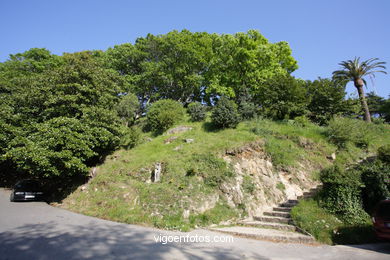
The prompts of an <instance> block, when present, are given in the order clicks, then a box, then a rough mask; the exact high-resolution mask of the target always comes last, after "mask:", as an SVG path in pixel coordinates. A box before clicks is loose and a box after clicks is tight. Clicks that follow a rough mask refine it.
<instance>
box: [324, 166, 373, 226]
mask: <svg viewBox="0 0 390 260" xmlns="http://www.w3.org/2000/svg"><path fill="white" fill-rule="evenodd" d="M320 179H321V181H322V183H323V185H324V186H323V190H322V192H321V198H322V206H323V207H325V208H326V209H327V210H329V212H331V213H334V214H336V215H338V216H339V217H340V218H342V219H343V221H344V222H345V223H347V224H362V223H365V222H366V220H367V218H368V217H369V216H368V214H367V213H366V212H365V211H364V210H363V207H362V206H363V205H362V199H361V188H362V187H363V183H362V181H361V175H360V172H359V171H355V170H348V171H347V170H345V169H343V168H342V167H340V166H338V165H335V166H333V167H330V168H328V169H325V170H323V171H322V172H321V175H320Z"/></svg>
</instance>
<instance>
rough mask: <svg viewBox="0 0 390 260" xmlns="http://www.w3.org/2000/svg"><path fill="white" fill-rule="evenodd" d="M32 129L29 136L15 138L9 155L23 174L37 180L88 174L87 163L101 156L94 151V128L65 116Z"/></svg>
mask: <svg viewBox="0 0 390 260" xmlns="http://www.w3.org/2000/svg"><path fill="white" fill-rule="evenodd" d="M31 128H32V129H29V131H28V132H27V133H26V134H28V135H27V136H18V137H16V138H14V139H13V140H12V141H11V143H10V147H11V148H10V149H9V150H8V151H7V153H6V154H5V158H6V159H7V160H9V161H11V162H13V163H14V164H15V165H16V166H17V169H18V170H19V171H23V172H27V173H29V174H31V175H35V176H37V177H50V176H60V175H68V176H69V175H77V174H87V172H88V171H87V170H88V169H87V166H86V162H88V160H90V159H92V158H93V157H94V156H96V155H97V154H96V152H94V151H93V149H92V147H93V144H94V143H96V142H97V140H95V138H94V135H93V129H90V127H89V126H87V125H83V124H82V123H81V121H80V120H77V119H74V118H65V117H58V118H54V119H51V120H49V121H47V122H45V123H40V124H35V125H33V126H32V127H31ZM61 177H65V176H61Z"/></svg>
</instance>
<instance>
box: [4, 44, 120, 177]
mask: <svg viewBox="0 0 390 260" xmlns="http://www.w3.org/2000/svg"><path fill="white" fill-rule="evenodd" d="M16 56H17V57H16ZM16 56H15V57H12V58H11V60H10V61H7V62H5V63H4V64H3V66H2V69H3V70H2V71H1V72H0V74H1V77H0V78H1V80H2V81H5V82H7V84H8V85H9V86H12V88H9V89H8V91H6V92H2V93H1V94H0V100H4V101H5V102H4V104H3V105H2V106H3V108H4V111H3V112H2V115H4V117H3V118H2V120H0V121H1V124H2V125H3V126H4V127H3V128H2V129H1V130H0V136H1V137H2V138H3V140H4V141H6V142H3V143H1V142H0V144H1V146H2V147H1V148H0V151H1V153H2V154H1V155H2V159H1V160H0V161H1V163H3V164H5V165H9V166H10V167H11V168H13V169H14V170H16V171H17V172H21V173H27V174H31V175H35V176H36V177H38V178H39V177H66V176H77V175H85V174H86V173H87V168H88V166H90V165H93V164H95V163H96V162H98V161H99V160H100V159H101V158H102V157H103V156H104V155H105V154H107V153H109V152H110V151H112V150H113V149H115V148H116V147H117V146H118V144H119V139H120V124H119V118H118V117H117V115H116V113H115V112H114V111H113V107H114V105H115V103H116V102H117V94H118V92H120V89H121V87H122V81H121V79H120V78H119V77H118V76H117V74H116V73H115V72H112V71H109V70H106V69H103V68H102V66H101V64H100V63H99V61H98V60H97V59H95V57H94V54H93V53H90V52H83V53H75V54H64V56H63V57H61V58H58V57H57V56H53V55H50V54H49V53H48V52H47V51H45V50H41V49H32V50H30V51H28V52H26V53H24V54H18V55H16ZM26 66H27V67H28V68H29V69H28V70H26ZM23 68H24V69H23ZM21 71H24V72H22V73H21ZM7 84H6V85H7Z"/></svg>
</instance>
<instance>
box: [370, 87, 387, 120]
mask: <svg viewBox="0 0 390 260" xmlns="http://www.w3.org/2000/svg"><path fill="white" fill-rule="evenodd" d="M366 99H367V105H368V109H369V110H370V115H371V117H372V116H373V115H379V116H382V115H381V107H382V106H383V104H384V103H385V99H384V98H383V97H380V96H378V95H377V94H375V93H374V92H372V91H371V92H369V93H367V96H366Z"/></svg>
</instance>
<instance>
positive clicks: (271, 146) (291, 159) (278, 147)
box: [265, 137, 302, 167]
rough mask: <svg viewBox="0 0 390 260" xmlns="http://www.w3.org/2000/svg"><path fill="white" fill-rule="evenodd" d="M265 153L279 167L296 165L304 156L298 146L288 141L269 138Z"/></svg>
mask: <svg viewBox="0 0 390 260" xmlns="http://www.w3.org/2000/svg"><path fill="white" fill-rule="evenodd" d="M265 151H266V152H267V154H268V155H269V156H270V157H271V160H272V163H273V164H274V165H275V166H277V167H284V166H292V165H295V163H296V162H297V160H298V159H299V158H300V156H301V155H302V152H301V151H300V150H299V149H298V148H297V146H296V145H295V144H294V143H293V142H292V141H291V140H288V139H284V138H275V137H269V138H268V139H267V141H266V143H265Z"/></svg>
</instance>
